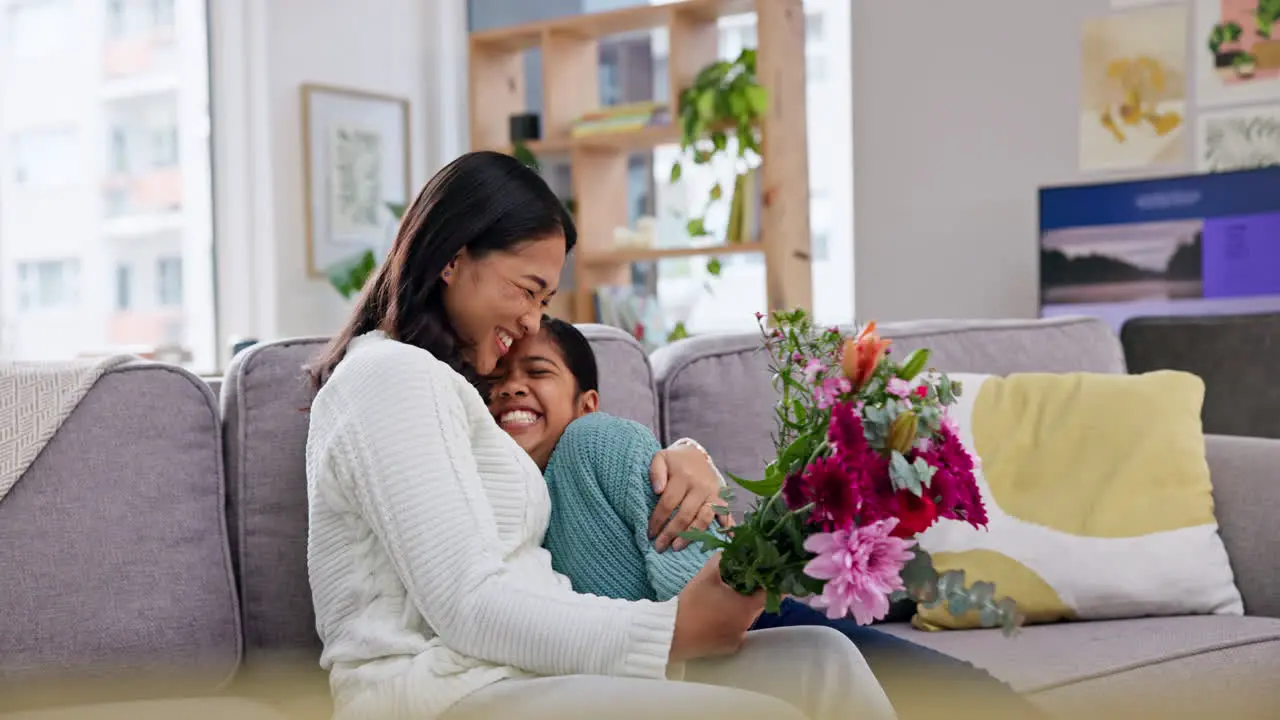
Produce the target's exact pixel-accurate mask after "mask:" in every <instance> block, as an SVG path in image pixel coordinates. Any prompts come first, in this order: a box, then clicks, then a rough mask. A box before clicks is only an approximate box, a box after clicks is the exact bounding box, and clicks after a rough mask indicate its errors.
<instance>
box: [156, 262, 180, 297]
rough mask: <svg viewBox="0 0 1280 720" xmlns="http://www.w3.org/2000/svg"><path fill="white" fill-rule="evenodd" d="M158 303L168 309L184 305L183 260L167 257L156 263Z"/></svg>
mask: <svg viewBox="0 0 1280 720" xmlns="http://www.w3.org/2000/svg"><path fill="white" fill-rule="evenodd" d="M156 302H158V303H160V304H161V305H164V306H166V307H170V306H176V305H181V304H182V258H180V257H166V258H160V259H159V260H158V261H157V262H156Z"/></svg>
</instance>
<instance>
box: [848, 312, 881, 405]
mask: <svg viewBox="0 0 1280 720" xmlns="http://www.w3.org/2000/svg"><path fill="white" fill-rule="evenodd" d="M890 342H891V341H889V340H886V339H884V338H882V337H880V336H879V335H877V334H876V324H875V322H869V323H867V326H866V327H865V328H863V329H862V332H861V333H859V334H858V337H857V338H856V339H853V340H846V341H845V343H844V349H843V352H842V355H841V358H840V365H841V368H842V369H843V370H844V374H845V377H847V378H849V381H850V382H851V383H853V389H854V390H861V389H862V387H863V386H864V385H866V384H867V382H868V381H869V380H870V379H871V376H872V375H874V374H875V371H876V366H878V365H879V364H880V360H881V358H883V357H884V353H885V350H887V349H888V348H889V344H890Z"/></svg>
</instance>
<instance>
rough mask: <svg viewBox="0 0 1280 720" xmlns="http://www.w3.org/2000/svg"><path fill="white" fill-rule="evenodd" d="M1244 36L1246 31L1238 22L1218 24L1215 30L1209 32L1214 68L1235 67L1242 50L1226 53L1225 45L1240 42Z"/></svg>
mask: <svg viewBox="0 0 1280 720" xmlns="http://www.w3.org/2000/svg"><path fill="white" fill-rule="evenodd" d="M1243 34H1244V29H1243V28H1241V27H1240V23H1237V22H1229V23H1225V24H1223V23H1218V24H1217V25H1214V26H1213V29H1212V30H1210V31H1209V52H1211V53H1213V64H1214V67H1217V68H1230V67H1233V64H1234V63H1235V59H1236V57H1237V56H1238V55H1239V54H1240V50H1226V51H1224V50H1223V49H1222V48H1223V46H1224V45H1230V44H1233V43H1237V42H1240V37H1241V36H1242V35H1243Z"/></svg>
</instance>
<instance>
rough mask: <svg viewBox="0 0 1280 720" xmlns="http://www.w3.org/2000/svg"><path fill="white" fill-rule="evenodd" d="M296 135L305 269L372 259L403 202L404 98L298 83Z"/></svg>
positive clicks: (319, 271) (323, 273) (312, 271)
mask: <svg viewBox="0 0 1280 720" xmlns="http://www.w3.org/2000/svg"><path fill="white" fill-rule="evenodd" d="M302 138H303V173H304V178H303V180H304V187H305V193H306V227H307V233H306V234H307V274H308V275H310V276H311V277H316V278H327V277H330V276H331V275H332V274H333V272H334V271H335V269H336V268H341V267H344V266H348V265H351V264H353V263H359V262H360V261H361V259H362V258H364V257H365V256H366V255H367V254H368V253H370V252H371V253H373V255H374V257H375V258H376V259H377V260H378V261H379V262H380V261H381V259H382V257H383V256H384V255H385V254H386V252H387V250H388V249H390V247H391V242H392V240H393V239H394V237H395V231H396V226H397V225H398V223H399V220H398V217H397V213H396V212H395V211H394V210H393V208H395V207H400V208H402V207H403V206H404V205H405V204H407V203H408V200H409V192H410V190H409V183H410V180H409V173H410V170H409V166H410V162H409V158H410V156H409V102H408V100H405V99H403V98H398V97H391V96H388V95H380V94H377V93H371V92H365V91H361V90H350V89H344V88H335V87H329V86H324V85H315V84H306V85H303V86H302Z"/></svg>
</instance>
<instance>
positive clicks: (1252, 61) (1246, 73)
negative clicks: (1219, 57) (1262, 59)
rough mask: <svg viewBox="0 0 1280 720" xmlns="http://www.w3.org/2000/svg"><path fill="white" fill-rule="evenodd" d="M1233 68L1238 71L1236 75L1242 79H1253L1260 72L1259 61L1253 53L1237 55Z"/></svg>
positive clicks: (1232, 64)
mask: <svg viewBox="0 0 1280 720" xmlns="http://www.w3.org/2000/svg"><path fill="white" fill-rule="evenodd" d="M1231 67H1232V69H1233V70H1235V71H1236V75H1239V76H1240V77H1242V78H1251V77H1253V74H1254V73H1255V72H1257V70H1258V59H1257V58H1255V57H1254V56H1253V54H1252V53H1247V52H1242V53H1240V54H1239V55H1236V59H1235V60H1234V61H1232V63H1231Z"/></svg>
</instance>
